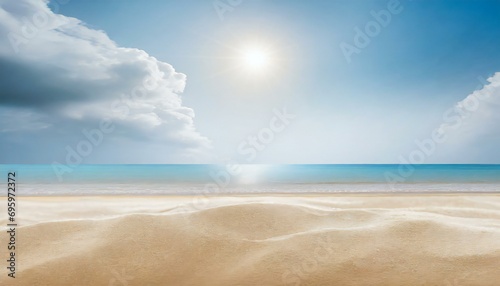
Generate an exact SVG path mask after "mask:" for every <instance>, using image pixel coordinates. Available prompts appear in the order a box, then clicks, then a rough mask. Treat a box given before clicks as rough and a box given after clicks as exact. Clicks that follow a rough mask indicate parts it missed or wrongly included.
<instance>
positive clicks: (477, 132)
mask: <svg viewBox="0 0 500 286" xmlns="http://www.w3.org/2000/svg"><path fill="white" fill-rule="evenodd" d="M483 84H484V86H483V87H482V88H481V89H478V90H476V91H474V92H473V93H471V94H469V95H468V96H466V97H465V98H464V99H463V100H461V101H459V102H458V103H457V104H456V105H455V106H454V107H453V108H452V109H450V110H448V111H447V112H445V114H444V116H443V119H444V121H445V122H444V123H443V124H442V125H441V126H440V127H439V130H440V131H441V132H442V133H443V134H446V136H447V140H446V142H445V144H444V147H445V148H442V149H443V151H442V154H443V155H444V157H443V158H447V159H446V160H447V161H458V162H469V163H470V162H477V163H492V162H498V160H500V154H499V153H498V150H497V149H498V146H500V129H499V128H498V126H499V123H500V72H497V73H495V74H494V75H493V76H492V77H490V78H488V79H487V81H486V82H484V83H483Z"/></svg>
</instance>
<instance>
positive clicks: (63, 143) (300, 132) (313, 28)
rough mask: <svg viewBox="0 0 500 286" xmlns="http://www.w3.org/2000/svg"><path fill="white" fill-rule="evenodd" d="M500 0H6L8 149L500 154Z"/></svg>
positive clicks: (151, 153) (449, 157)
mask: <svg viewBox="0 0 500 286" xmlns="http://www.w3.org/2000/svg"><path fill="white" fill-rule="evenodd" d="M499 50H500V2H498V1H488V0H484V1H461V0H449V1H447V0H442V1H431V0H413V1H411V0H400V1H397V0H380V1H379V0H376V1H375V0H366V1H349V0H345V1H344V0H342V1H340V0H339V1H319V0H316V1H293V0H266V1H264V0H260V1H259V0H215V1H212V0H187V1H147V2H146V1H139V0H123V1H119V0H99V1H97V0H89V1H82V0H52V1H50V2H48V1H45V0H19V1H11V0H0V149H1V150H2V152H0V163H4V164H5V163H24V164H54V163H57V164H62V165H64V166H74V165H78V164H94V163H98V164H100V163H106V164H111V163H113V164H122V163H123V164H135V163H137V164H140V163H162V164H170V163H227V162H236V163H265V164H296V163H302V164H312V163H317V164H325V163H329V164H344V163H355V164H384V163H404V162H409V163H500V152H498V146H500V129H499V128H498V126H499V125H498V123H499V122H500V113H499V111H500V73H499V72H500V57H498V51H499Z"/></svg>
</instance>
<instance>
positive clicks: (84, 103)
mask: <svg viewBox="0 0 500 286" xmlns="http://www.w3.org/2000/svg"><path fill="white" fill-rule="evenodd" d="M0 33H1V35H2V36H1V37H0V105H1V106H4V108H3V109H1V110H5V108H10V110H11V111H10V112H9V114H10V116H15V115H13V114H16V113H15V112H12V110H18V111H20V112H19V114H20V116H22V120H23V122H24V123H25V124H27V125H29V126H31V127H33V126H44V128H52V129H54V130H56V131H57V132H59V133H68V132H74V133H78V132H80V131H81V129H78V128H82V127H84V128H85V127H88V128H92V127H93V126H92V124H95V123H96V122H97V121H99V120H100V119H102V118H110V119H112V121H113V122H114V123H115V124H116V126H117V134H120V136H122V137H129V138H132V139H134V140H135V139H141V140H144V139H147V140H152V141H154V142H155V143H162V144H165V146H169V145H172V146H175V148H176V151H177V152H182V148H181V147H182V146H184V147H185V148H184V149H185V150H191V151H193V150H195V152H197V153H198V152H200V150H201V149H205V148H207V147H209V145H210V142H209V140H208V139H207V138H205V137H203V136H202V135H200V134H199V133H198V132H197V131H196V129H195V127H194V122H193V118H194V111H193V110H192V109H190V108H188V107H185V106H183V104H182V100H181V97H180V95H179V94H180V93H181V92H182V91H183V90H184V86H185V84H186V76H185V75H184V74H182V73H179V72H176V71H175V69H174V68H173V67H172V66H171V65H169V64H167V63H164V62H161V61H158V60H157V59H156V58H154V57H152V56H150V55H148V54H147V53H146V52H145V51H143V50H139V49H134V48H124V47H119V46H117V44H116V43H114V42H113V41H112V40H111V39H109V37H108V36H107V35H106V33H105V32H103V31H98V30H94V29H91V28H89V27H87V26H86V25H85V24H84V23H82V22H81V21H80V20H78V19H75V18H71V17H66V16H64V15H60V14H55V13H53V12H52V11H51V10H50V9H49V7H48V2H47V1H44V0H16V1H7V0H3V1H2V0H0ZM1 110H0V112H1ZM28 114H29V115H28ZM27 118H36V120H37V124H32V123H28V122H26V120H27ZM24 123H23V124H24ZM71 123H74V124H71ZM2 124H3V123H0V132H1V130H3V131H4V132H6V131H5V130H8V131H9V132H13V131H12V128H10V127H6V126H2ZM26 130H27V129H26V128H19V129H18V132H25V131H26ZM110 136H113V134H112V135H110Z"/></svg>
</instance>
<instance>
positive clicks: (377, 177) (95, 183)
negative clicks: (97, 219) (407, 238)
mask: <svg viewBox="0 0 500 286" xmlns="http://www.w3.org/2000/svg"><path fill="white" fill-rule="evenodd" d="M0 171H1V174H3V175H2V180H3V182H4V183H5V184H6V183H7V173H8V172H15V173H16V185H17V193H18V195H21V196H50V195H194V194H204V195H217V194H256V193H279V194H288V193H291V194H296V193H395V192H399V193H408V192H410V193H420V192H421V193H429V192H435V193H453V192H457V193H463V192H473V193H491V192H500V165H475V164H467V165H461V164H460V165H459V164H449V165H343V164H334V165H306V164H304V165H187V164H184V165H79V166H74V167H69V166H56V167H55V166H53V165H0ZM5 193H6V191H5V192H3V194H2V195H4V196H5V195H6V194H5Z"/></svg>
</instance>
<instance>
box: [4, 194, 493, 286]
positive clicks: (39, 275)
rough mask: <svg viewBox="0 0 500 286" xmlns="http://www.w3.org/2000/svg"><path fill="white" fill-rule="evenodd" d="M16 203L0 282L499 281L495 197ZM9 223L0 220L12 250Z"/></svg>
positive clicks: (59, 199)
mask: <svg viewBox="0 0 500 286" xmlns="http://www.w3.org/2000/svg"><path fill="white" fill-rule="evenodd" d="M1 203H2V204H4V205H5V203H6V202H5V198H3V199H2V202H1ZM18 203H19V206H18V215H17V219H18V224H19V226H18V228H17V249H16V250H17V254H16V255H17V259H18V266H17V271H16V278H15V279H12V278H9V277H7V270H6V269H5V265H6V262H5V259H4V258H5V257H6V255H7V254H6V253H5V250H4V252H2V253H3V255H2V256H3V258H2V261H4V262H3V264H5V265H4V266H2V269H4V270H3V273H2V275H1V276H0V285H453V286H455V285H498V281H500V271H499V269H500V196H495V195H441V196H437V195H436V196H432V195H425V196H424V195H398V196H381V195H372V196H361V195H349V196H348V195H338V196H301V197H292V196H241V197H213V198H210V199H206V198H201V197H168V196H163V197H20V198H18ZM6 219H7V218H6V216H5V215H3V216H2V217H1V220H0V223H1V225H2V227H3V228H4V230H3V231H2V232H1V233H0V241H1V243H2V244H4V245H5V246H6V244H7V239H8V236H7V235H8V234H7V232H6V230H5V225H6V224H7V221H6ZM4 245H2V246H1V247H2V249H4V247H5V246H4Z"/></svg>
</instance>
